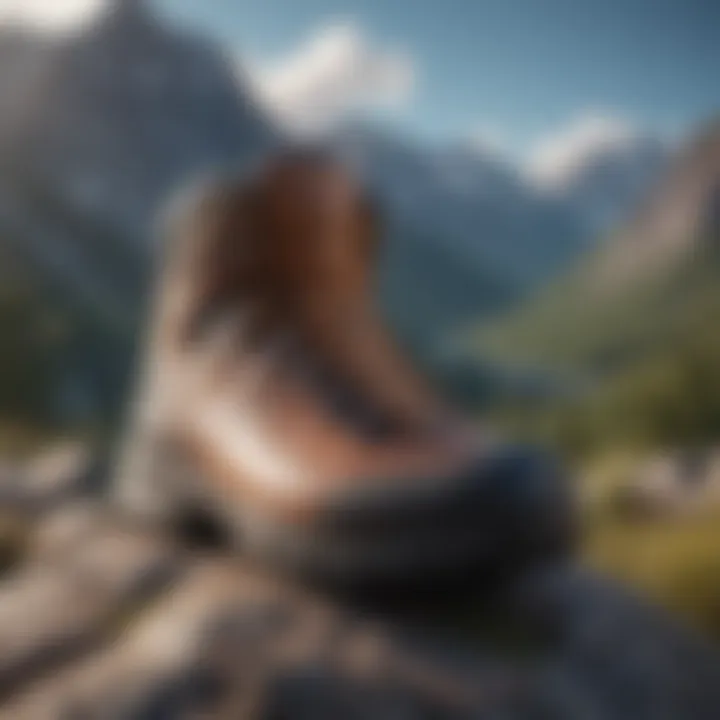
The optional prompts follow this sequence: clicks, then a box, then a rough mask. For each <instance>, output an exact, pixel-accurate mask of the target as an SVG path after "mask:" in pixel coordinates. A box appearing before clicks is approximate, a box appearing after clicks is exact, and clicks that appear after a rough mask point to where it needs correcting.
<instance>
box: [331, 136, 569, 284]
mask: <svg viewBox="0 0 720 720" xmlns="http://www.w3.org/2000/svg"><path fill="white" fill-rule="evenodd" d="M333 142H334V146H335V147H336V148H337V149H338V150H339V152H340V153H341V154H342V155H344V157H346V158H347V160H348V161H349V162H350V163H351V164H352V165H353V166H354V167H356V168H357V169H358V170H359V172H360V174H361V175H362V176H363V177H364V178H365V179H366V181H367V182H368V184H369V185H370V187H371V188H373V189H374V190H375V192H376V193H377V194H378V196H379V197H380V198H381V200H382V201H383V203H384V206H385V210H386V213H387V216H388V219H389V221H390V223H391V224H392V225H394V226H400V227H405V228H417V229H419V230H422V232H423V234H425V235H430V236H434V237H436V238H438V241H439V242H441V243H442V244H443V246H444V247H445V248H447V250H448V251H449V252H452V253H453V254H454V255H455V256H456V257H457V258H458V260H459V261H461V262H464V263H468V265H469V267H473V266H480V267H482V268H484V269H485V272H486V273H491V274H493V275H495V276H496V277H497V278H498V280H500V281H501V282H502V283H504V284H506V285H508V286H510V287H513V286H514V287H516V288H518V289H521V288H522V289H524V288H526V287H528V286H531V285H534V284H537V283H540V282H542V281H544V280H546V279H547V278H548V277H550V276H551V275H553V274H554V273H556V272H557V271H558V270H559V269H560V268H562V267H563V266H564V265H566V264H567V263H568V262H569V261H570V260H571V259H573V258H574V257H575V255H576V253H577V252H578V251H579V249H580V248H581V247H582V230H581V228H580V227H579V224H578V222H577V220H576V218H575V217H574V215H573V213H571V212H569V211H568V210H567V208H565V207H563V206H562V204H560V203H557V202H555V201H554V200H551V199H545V198H541V197H539V196H538V195H537V194H535V193H534V192H533V191H532V189H531V188H529V187H528V186H527V185H526V184H525V183H524V181H523V180H522V179H521V177H520V176H519V174H518V173H517V171H516V170H515V169H514V168H512V167H511V166H510V165H509V164H506V163H504V162H503V161H501V160H500V159H498V158H496V157H493V156H490V155H487V154H484V153H482V152H481V151H480V150H478V149H477V148H475V147H473V146H472V145H469V144H468V145H464V144H451V145H447V146H439V147H435V146H423V145H421V144H419V143H417V144H416V143H413V142H412V141H411V140H409V139H407V138H405V137H400V136H399V135H398V134H394V133H392V132H391V131H388V130H387V129H385V128H380V127H378V126H371V125H367V124H366V125H354V126H352V127H349V128H345V129H344V130H343V131H341V132H340V133H338V134H337V136H336V137H335V138H334V139H333Z"/></svg>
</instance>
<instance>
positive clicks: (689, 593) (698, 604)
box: [584, 508, 720, 640]
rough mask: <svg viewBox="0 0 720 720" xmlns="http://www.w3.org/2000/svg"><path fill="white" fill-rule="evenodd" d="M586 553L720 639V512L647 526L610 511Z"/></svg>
mask: <svg viewBox="0 0 720 720" xmlns="http://www.w3.org/2000/svg"><path fill="white" fill-rule="evenodd" d="M584 554H585V557H586V559H587V560H588V562H589V563H590V564H591V565H592V566H593V567H595V568H598V569H600V570H602V571H603V572H606V573H609V574H610V575H612V576H613V577H616V578H618V579H620V580H622V581H623V582H625V583H627V584H628V585H629V586H631V587H633V588H636V589H637V590H639V591H641V592H643V593H645V594H646V595H648V596H649V597H651V598H654V599H655V600H656V601H657V602H659V603H660V604H662V605H663V606H665V607H666V608H668V609H670V610H672V611H674V612H676V613H678V614H679V615H681V616H682V617H684V618H685V619H686V620H687V621H689V622H690V623H691V624H693V625H694V626H695V627H697V628H699V629H701V630H703V631H704V632H706V633H707V634H709V635H710V636H711V637H713V638H714V639H717V640H720V508H711V509H708V511H707V512H706V513H703V514H701V515H699V516H698V515H695V516H686V517H681V518H665V519H653V520H644V521H640V520H638V519H634V520H631V519H628V518H621V517H618V516H616V515H615V514H613V513H612V512H610V511H608V512H607V513H605V514H601V515H600V516H595V517H594V518H593V520H592V521H591V522H590V526H589V528H588V531H587V537H586V541H585V547H584Z"/></svg>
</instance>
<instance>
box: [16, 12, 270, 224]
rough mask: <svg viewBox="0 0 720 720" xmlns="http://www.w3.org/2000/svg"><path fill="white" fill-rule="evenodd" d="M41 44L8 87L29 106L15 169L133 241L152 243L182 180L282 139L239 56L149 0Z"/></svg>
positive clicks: (19, 114) (23, 109)
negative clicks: (166, 16)
mask: <svg viewBox="0 0 720 720" xmlns="http://www.w3.org/2000/svg"><path fill="white" fill-rule="evenodd" d="M36 47H37V52H36V53H35V58H36V59H35V67H34V68H32V73H30V72H29V71H28V64H27V63H25V62H18V63H17V64H18V65H20V66H21V67H23V68H24V69H25V72H24V73H22V72H16V73H13V76H12V78H11V79H10V80H11V83H12V84H11V86H10V87H8V84H10V83H8V84H6V86H5V89H4V95H5V97H11V98H12V99H13V102H14V103H15V104H16V105H19V106H20V107H19V108H18V109H17V110H16V112H15V122H14V126H13V127H8V128H6V129H5V132H4V133H3V137H2V143H3V145H4V147H5V149H6V153H5V154H4V157H5V158H6V160H5V164H6V166H7V164H8V163H12V166H13V169H15V170H17V169H18V168H21V169H22V172H23V174H26V175H29V176H31V177H33V178H41V179H42V181H43V183H44V184H45V185H47V186H49V187H52V188H53V189H54V190H55V191H56V192H57V193H58V194H59V195H60V200H63V201H66V202H68V203H69V204H71V205H73V206H74V207H76V208H77V209H78V210H81V211H86V212H88V213H91V214H98V215H101V216H102V217H103V218H104V219H105V220H106V221H108V222H110V223H112V224H114V225H115V226H116V227H117V228H118V229H119V230H121V231H124V232H126V233H128V234H129V235H130V234H131V235H134V236H141V237H144V236H145V235H146V233H147V229H148V224H149V222H150V220H151V219H152V217H153V216H154V214H155V212H156V211H157V206H158V204H159V202H161V201H162V199H163V198H164V197H165V196H166V195H167V193H168V192H169V191H170V190H171V189H172V188H173V187H174V186H176V185H177V184H178V182H181V181H182V180H183V179H185V178H189V177H192V176H193V175H195V174H197V173H198V172H202V171H203V170H206V169H208V168H213V169H215V168H217V167H225V166H228V165H229V166H231V167H234V166H238V165H241V164H242V163H244V162H246V161H247V160H248V158H249V157H251V156H252V155H253V154H255V153H258V152H261V151H262V150H263V149H265V148H267V147H268V146H269V145H270V144H271V142H272V141H273V139H274V136H275V132H274V129H273V128H272V127H271V125H270V123H269V121H268V119H267V118H266V117H264V115H263V114H262V113H261V112H260V110H259V108H258V107H257V106H256V105H255V103H254V102H253V101H252V99H251V95H250V93H249V92H248V91H247V90H246V89H245V88H244V87H243V86H242V84H241V83H240V81H239V80H238V75H237V72H236V69H235V66H234V63H233V62H232V61H231V60H230V58H227V57H225V56H224V55H223V54H222V53H221V52H220V51H219V50H217V49H216V48H215V47H214V46H213V45H212V44H210V43H208V42H206V41H205V40H203V39H199V38H197V37H194V36H190V35H186V34H184V33H183V32H181V31H180V30H178V29H176V28H168V27H166V25H165V24H163V22H162V21H161V20H159V19H158V18H156V17H155V15H154V14H153V13H152V12H151V11H150V10H149V9H148V6H147V5H146V4H145V3H143V2H141V1H140V0H134V1H133V2H126V1H125V2H116V3H114V4H112V5H111V6H110V8H109V9H108V11H107V12H106V13H105V14H104V15H103V16H101V17H100V18H99V19H98V21H97V22H96V23H95V24H93V25H92V26H91V27H90V28H88V29H86V30H84V31H83V32H81V33H80V34H79V35H76V36H72V37H70V38H69V39H68V38H55V39H48V38H43V39H37V41H36ZM28 54H29V53H27V52H26V55H28ZM18 97H19V98H20V99H19V100H18ZM8 156H9V157H8Z"/></svg>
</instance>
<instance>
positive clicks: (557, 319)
mask: <svg viewBox="0 0 720 720" xmlns="http://www.w3.org/2000/svg"><path fill="white" fill-rule="evenodd" d="M719 257H720V123H714V124H711V125H709V126H708V127H707V128H705V129H703V130H702V131H701V132H700V133H699V134H698V135H697V136H696V137H695V138H694V139H693V140H692V141H691V142H690V143H688V145H687V146H686V147H685V148H684V149H683V150H682V151H680V152H679V153H678V157H677V158H676V160H675V161H674V162H673V163H672V166H671V168H670V169H669V171H668V172H667V173H666V175H665V177H664V179H663V180H662V181H661V182H660V183H659V184H658V185H657V187H656V189H655V191H654V192H653V193H652V194H651V195H650V197H649V198H648V199H647V201H646V202H645V203H644V204H643V206H642V207H641V209H640V211H639V212H637V213H636V215H635V216H634V218H633V219H632V220H631V221H630V222H629V223H627V224H626V225H625V227H623V228H622V229H621V230H620V231H619V232H617V233H616V234H615V235H614V236H613V237H612V238H611V239H610V240H608V241H607V243H606V244H605V245H604V246H602V247H601V248H599V249H598V250H596V251H594V252H592V253H591V254H590V256H589V257H587V258H586V259H585V260H584V261H583V263H582V264H581V266H580V267H578V268H576V269H575V270H574V271H573V272H571V273H569V274H568V275H567V276H566V277H564V278H563V279H562V280H560V281H558V282H557V283H555V284H554V285H553V286H552V287H550V288H549V289H548V290H547V291H545V292H543V293H541V294H540V295H539V296H537V297H533V298H531V300H530V301H529V302H527V303H525V304H524V306H523V307H521V308H519V309H517V310H515V311H513V312H511V313H510V314H509V315H508V316H506V317H504V318H501V319H499V320H498V321H497V322H494V323H492V324H491V325H490V326H489V327H484V328H482V329H481V330H479V331H477V332H476V333H475V335H474V337H475V339H474V340H473V344H474V347H475V348H476V351H477V352H480V353H481V354H483V355H490V356H494V357H498V358H499V357H502V358H515V359H516V360H518V359H521V358H522V359H523V360H524V361H526V362H528V363H531V364H532V363H541V364H543V365H550V366H552V365H559V366H564V367H576V368H577V367H580V368H585V369H587V368H595V369H599V370H603V371H606V370H613V371H614V370H617V369H623V368H626V367H628V366H629V365H630V364H632V363H635V362H638V361H639V360H641V359H643V358H645V357H649V356H651V355H652V354H653V353H655V352H659V351H664V350H665V349H667V348H671V347H673V346H677V344H678V343H683V342H685V341H686V340H687V339H688V337H689V334H690V333H700V328H701V327H702V326H703V325H702V324H703V323H710V322H711V321H712V319H713V318H716V319H717V320H720V314H717V317H716V311H718V310H720V263H719V261H718V258H719ZM710 327H712V326H711V325H710V324H707V325H706V326H705V329H706V330H708V331H709V328H710Z"/></svg>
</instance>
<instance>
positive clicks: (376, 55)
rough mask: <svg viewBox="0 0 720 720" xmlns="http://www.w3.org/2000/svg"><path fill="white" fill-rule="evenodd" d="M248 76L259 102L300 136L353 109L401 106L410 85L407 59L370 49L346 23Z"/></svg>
mask: <svg viewBox="0 0 720 720" xmlns="http://www.w3.org/2000/svg"><path fill="white" fill-rule="evenodd" d="M250 76H251V80H252V81H253V82H254V84H255V86H256V88H257V91H258V93H259V95H260V98H261V99H262V100H263V101H264V103H265V104H266V105H267V106H268V107H269V108H270V109H271V110H272V111H273V112H274V113H275V114H276V115H277V117H278V118H279V119H280V120H281V121H282V122H283V123H284V124H285V125H287V126H288V127H289V128H291V129H294V130H296V131H300V132H314V131H318V130H323V129H327V128H328V126H331V125H332V124H333V123H334V122H336V121H337V120H339V119H341V118H343V117H345V116H347V115H348V114H351V113H353V112H355V111H361V110H367V109H380V108H384V109H393V108H399V107H402V106H403V105H405V104H406V103H407V102H408V101H409V99H410V97H411V95H412V91H413V87H414V84H415V68H414V63H413V60H412V58H411V57H410V55H408V54H407V53H406V52H404V51H402V50H399V49H396V48H384V47H379V46H377V45H375V44H374V43H372V42H371V40H370V39H369V38H368V37H367V35H366V34H365V33H364V32H363V31H362V30H361V29H360V28H359V27H357V26H356V25H355V24H353V23H350V22H344V23H335V24H330V25H326V26H324V27H322V28H320V29H319V30H318V31H316V32H315V33H314V34H313V35H311V36H310V37H308V38H307V40H306V41H305V42H304V43H302V44H301V45H300V46H299V47H297V48H296V49H295V50H293V51H292V52H290V53H288V54H287V55H285V56H284V57H282V58H279V59H277V60H276V61H274V62H271V63H269V64H267V65H260V66H257V67H255V68H254V69H253V68H252V67H251V68H250Z"/></svg>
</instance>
